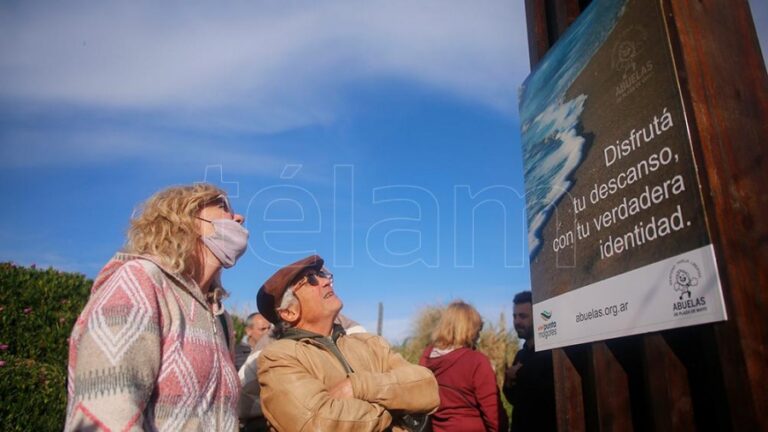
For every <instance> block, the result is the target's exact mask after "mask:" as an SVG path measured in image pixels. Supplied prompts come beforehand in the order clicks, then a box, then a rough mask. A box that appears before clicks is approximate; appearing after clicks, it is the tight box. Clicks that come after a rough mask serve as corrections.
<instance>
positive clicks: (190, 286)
mask: <svg viewBox="0 0 768 432" xmlns="http://www.w3.org/2000/svg"><path fill="white" fill-rule="evenodd" d="M112 259H113V260H115V261H120V262H123V263H127V262H129V261H133V260H136V259H143V260H146V261H149V262H151V263H152V264H154V265H155V266H157V267H158V268H159V269H160V270H161V271H162V272H163V273H164V274H165V275H166V276H168V277H169V278H171V279H173V280H174V281H175V282H176V284H177V285H179V286H180V287H181V288H182V289H183V290H184V291H186V292H187V293H189V295H191V296H192V298H194V299H195V300H196V301H197V302H198V303H200V304H201V305H203V306H204V307H205V308H206V309H208V310H210V309H211V307H210V305H209V304H208V301H207V300H206V299H205V295H204V294H203V291H202V290H201V289H200V287H199V286H197V283H196V282H195V281H194V280H192V279H189V278H187V277H184V276H182V275H180V274H179V273H176V272H172V271H170V270H168V269H167V268H166V267H165V265H164V264H163V263H162V261H161V260H160V259H158V258H157V257H155V256H153V255H139V254H131V253H127V252H118V253H116V254H115V256H114V257H113V258H112ZM219 284H220V282H219V281H218V278H215V279H214V282H213V283H212V284H211V289H214V288H216V286H217V285H219Z"/></svg>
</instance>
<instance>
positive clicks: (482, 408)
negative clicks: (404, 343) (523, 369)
mask: <svg viewBox="0 0 768 432" xmlns="http://www.w3.org/2000/svg"><path fill="white" fill-rule="evenodd" d="M482 328H483V320H482V318H481V317H480V314H479V313H478V312H477V310H476V309H475V308H474V307H472V305H470V304H467V303H464V302H463V301H461V300H458V301H454V302H453V303H451V304H449V305H448V307H447V308H445V310H444V311H443V312H442V314H441V316H440V321H438V323H437V326H436V327H435V330H434V331H433V332H432V345H430V346H428V347H427V349H426V350H424V353H423V354H422V355H421V359H420V360H419V364H421V365H422V366H426V367H427V368H429V369H430V370H431V371H432V372H433V373H434V374H435V378H437V384H438V386H439V392H440V407H439V408H438V409H437V411H436V412H435V413H434V414H432V418H431V419H432V429H433V430H434V431H462V432H472V431H500V430H503V431H506V429H507V415H506V412H505V411H504V408H503V406H502V404H501V397H500V396H499V388H498V387H497V385H496V374H495V373H494V372H493V366H492V365H491V361H490V360H489V359H488V357H486V356H485V354H483V353H480V352H478V351H475V348H476V346H477V341H478V339H479V338H480V331H481V330H482Z"/></svg>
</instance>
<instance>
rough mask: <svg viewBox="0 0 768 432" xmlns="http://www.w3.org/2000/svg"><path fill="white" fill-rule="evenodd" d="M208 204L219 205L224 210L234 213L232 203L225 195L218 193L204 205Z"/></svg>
mask: <svg viewBox="0 0 768 432" xmlns="http://www.w3.org/2000/svg"><path fill="white" fill-rule="evenodd" d="M210 205H216V206H218V207H220V208H221V209H222V210H224V211H225V212H227V213H229V214H230V215H232V214H234V213H235V212H234V211H233V210H232V205H231V204H230V203H229V198H227V196H226V195H219V196H217V197H216V198H214V199H212V200H211V201H210V202H208V203H207V204H206V205H205V206H206V207H207V206H210Z"/></svg>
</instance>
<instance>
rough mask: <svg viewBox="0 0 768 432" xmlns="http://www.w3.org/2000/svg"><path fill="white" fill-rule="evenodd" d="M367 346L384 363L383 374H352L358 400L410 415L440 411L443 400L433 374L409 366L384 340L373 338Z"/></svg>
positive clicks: (354, 391) (353, 387)
mask: <svg viewBox="0 0 768 432" xmlns="http://www.w3.org/2000/svg"><path fill="white" fill-rule="evenodd" d="M367 343H368V346H370V347H371V349H372V350H373V352H374V354H375V355H376V356H378V357H379V358H381V359H382V361H383V362H384V364H383V366H384V367H383V370H384V372H355V373H353V374H350V376H349V378H350V380H351V381H352V389H353V393H354V395H355V397H356V398H360V399H363V400H367V401H369V402H373V403H376V404H380V405H382V406H383V407H385V408H386V409H388V410H402V411H405V412H408V413H430V412H433V411H435V410H436V409H437V407H438V406H439V405H440V396H439V394H438V390H437V380H436V379H435V376H434V375H433V374H432V371H430V370H429V369H427V368H425V367H423V366H418V365H415V364H412V363H409V362H408V361H406V360H405V359H404V358H403V357H402V356H401V355H400V354H398V353H396V352H394V351H392V349H391V348H390V346H389V344H388V343H387V342H386V341H385V340H384V339H382V338H381V337H378V336H372V337H371V338H369V339H368V340H367Z"/></svg>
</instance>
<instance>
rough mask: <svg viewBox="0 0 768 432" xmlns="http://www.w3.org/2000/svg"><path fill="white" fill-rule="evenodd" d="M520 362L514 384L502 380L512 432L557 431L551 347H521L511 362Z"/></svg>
mask: <svg viewBox="0 0 768 432" xmlns="http://www.w3.org/2000/svg"><path fill="white" fill-rule="evenodd" d="M518 363H522V364H523V366H522V367H521V368H520V369H519V370H518V371H517V377H516V378H517V379H516V380H515V383H514V384H513V383H511V382H508V381H505V382H504V387H503V390H504V396H506V398H507V400H508V401H509V403H511V404H512V406H513V409H512V424H511V428H510V431H512V432H527V431H536V432H550V431H556V430H557V418H556V413H555V383H554V376H553V374H552V350H547V351H539V352H535V351H534V350H533V349H532V348H528V347H527V346H524V347H523V349H521V350H520V351H518V352H517V355H515V360H514V361H513V362H512V364H513V365H514V364H518Z"/></svg>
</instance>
